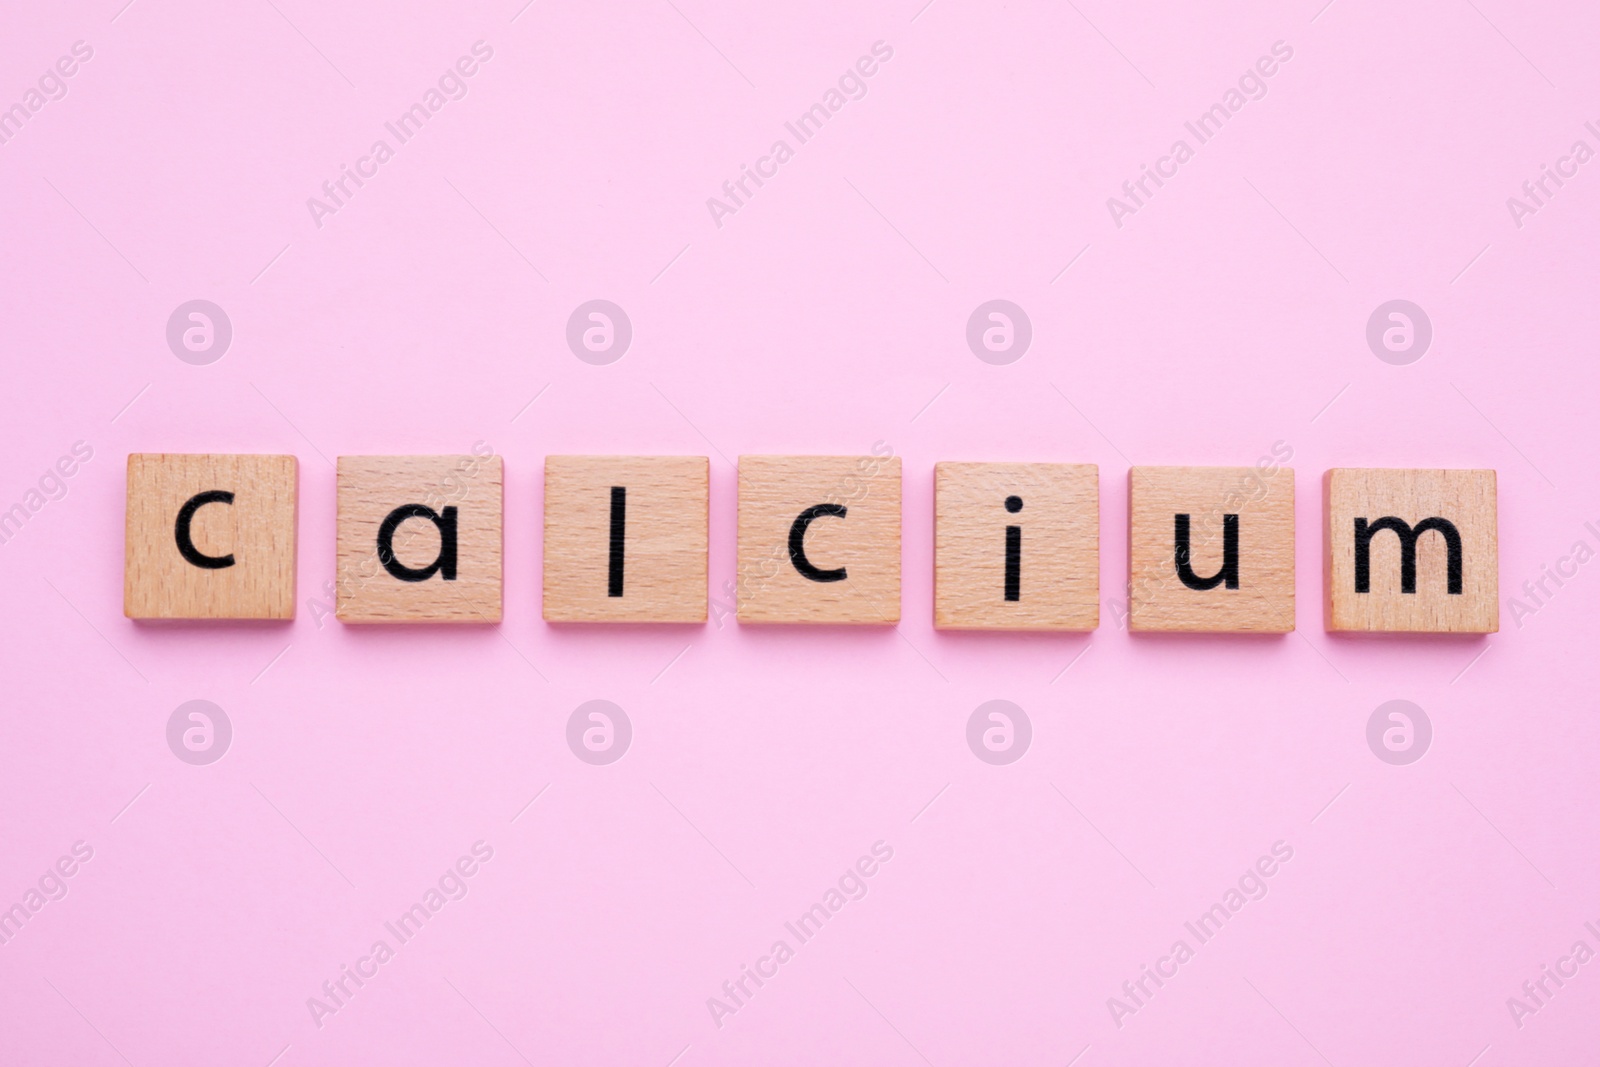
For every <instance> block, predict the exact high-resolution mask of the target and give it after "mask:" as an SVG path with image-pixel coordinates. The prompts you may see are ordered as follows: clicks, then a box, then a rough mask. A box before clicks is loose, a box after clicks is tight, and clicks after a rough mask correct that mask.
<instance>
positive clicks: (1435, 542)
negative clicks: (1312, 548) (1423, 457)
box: [1324, 467, 1500, 634]
mask: <svg viewBox="0 0 1600 1067" xmlns="http://www.w3.org/2000/svg"><path fill="white" fill-rule="evenodd" d="M1324 490H1325V496H1326V503H1325V507H1326V517H1327V531H1326V540H1325V563H1326V566H1325V571H1324V574H1325V582H1326V585H1327V628H1328V629H1329V630H1333V631H1349V632H1362V633H1455V634H1492V633H1495V632H1496V631H1497V630H1499V629H1500V600H1499V597H1500V589H1499V559H1498V552H1499V548H1498V546H1499V535H1498V530H1497V523H1498V519H1497V507H1496V500H1495V472H1494V471H1492V470H1404V469H1402V470H1383V469H1357V468H1348V467H1340V468H1335V469H1333V470H1330V471H1328V473H1327V476H1326V480H1325V484H1324Z"/></svg>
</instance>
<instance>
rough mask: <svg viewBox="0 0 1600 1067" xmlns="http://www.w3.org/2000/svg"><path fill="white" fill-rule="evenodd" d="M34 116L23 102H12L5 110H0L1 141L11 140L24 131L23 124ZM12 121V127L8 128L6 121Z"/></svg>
mask: <svg viewBox="0 0 1600 1067" xmlns="http://www.w3.org/2000/svg"><path fill="white" fill-rule="evenodd" d="M32 117H33V116H32V115H31V114H30V113H29V112H28V109H27V108H25V107H23V106H22V105H21V104H12V105H11V107H10V108H8V109H7V110H5V111H0V141H9V140H11V138H13V137H15V136H16V135H17V134H19V133H21V132H22V124H23V123H25V122H27V121H28V120H29V119H30V118H32ZM8 122H9V123H11V125H12V127H13V128H12V129H9V130H8V129H7V128H6V123H8Z"/></svg>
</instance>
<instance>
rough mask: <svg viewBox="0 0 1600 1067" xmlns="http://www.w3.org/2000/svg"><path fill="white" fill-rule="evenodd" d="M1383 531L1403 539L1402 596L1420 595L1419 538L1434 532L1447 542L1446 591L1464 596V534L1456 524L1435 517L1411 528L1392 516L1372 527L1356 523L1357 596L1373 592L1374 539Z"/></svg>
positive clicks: (1375, 523)
mask: <svg viewBox="0 0 1600 1067" xmlns="http://www.w3.org/2000/svg"><path fill="white" fill-rule="evenodd" d="M1384 530H1393V531H1394V535H1395V536H1396V537H1398V538H1399V539H1400V592H1402V593H1415V592H1416V591H1417V538H1419V537H1421V536H1422V535H1423V534H1425V533H1427V532H1428V531H1430V530H1432V531H1433V532H1435V533H1437V534H1438V535H1439V536H1440V537H1443V538H1444V544H1445V552H1446V559H1445V591H1446V592H1448V593H1451V594H1453V595H1457V596H1459V595H1460V594H1461V534H1460V532H1459V531H1458V530H1457V529H1456V527H1455V524H1454V523H1452V522H1450V521H1449V520H1448V519H1441V518H1439V517H1438V516H1434V517H1433V518H1429V519H1423V520H1422V521H1421V522H1419V523H1417V524H1416V525H1415V526H1412V525H1410V524H1409V523H1407V522H1406V521H1405V520H1404V519H1397V518H1395V517H1394V516H1393V515H1385V516H1384V517H1383V518H1381V519H1379V520H1378V521H1377V522H1374V523H1370V524H1369V523H1368V522H1367V520H1366V519H1357V520H1356V592H1358V593H1370V592H1371V591H1372V538H1373V537H1374V536H1375V535H1377V534H1379V533H1382V532H1383V531H1384Z"/></svg>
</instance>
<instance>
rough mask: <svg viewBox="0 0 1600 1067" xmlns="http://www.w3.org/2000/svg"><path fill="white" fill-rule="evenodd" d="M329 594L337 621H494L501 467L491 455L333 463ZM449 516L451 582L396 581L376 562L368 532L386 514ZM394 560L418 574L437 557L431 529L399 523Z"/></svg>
mask: <svg viewBox="0 0 1600 1067" xmlns="http://www.w3.org/2000/svg"><path fill="white" fill-rule="evenodd" d="M338 468H339V469H338V479H337V480H338V501H339V517H338V575H339V578H338V589H337V597H336V600H337V607H336V609H335V612H334V614H335V615H336V616H337V617H338V618H339V620H340V621H342V622H348V623H387V622H449V623H486V622H499V621H500V610H501V600H502V582H501V561H502V551H503V548H502V536H501V526H502V519H503V511H502V491H503V483H504V470H503V466H502V464H501V461H500V457H499V456H478V455H466V456H340V457H339V463H338ZM408 504H420V505H422V506H423V507H427V508H431V509H432V510H433V511H434V512H435V513H437V514H440V515H443V512H444V509H445V508H447V507H453V508H455V509H456V526H457V542H456V577H455V579H454V580H453V581H447V580H445V578H444V577H443V575H442V573H435V574H434V575H433V576H431V577H429V578H427V579H426V580H423V581H415V582H413V581H402V580H400V579H399V578H396V577H395V576H394V575H393V574H391V573H390V572H389V570H388V569H386V568H385V567H384V566H383V564H382V563H381V562H380V560H379V558H378V532H379V528H380V526H381V525H382V524H383V522H384V520H385V519H386V518H387V517H388V516H389V515H390V514H391V513H392V512H393V511H394V510H395V509H396V508H400V507H403V506H405V505H408ZM393 546H394V559H395V561H396V562H397V563H398V564H400V565H403V566H406V567H411V568H413V569H417V570H422V569H426V568H427V567H428V566H430V565H431V564H432V563H434V562H435V560H436V559H437V558H438V556H439V550H440V546H441V534H440V530H439V527H438V526H437V525H435V523H433V522H432V521H430V520H429V519H427V518H425V517H416V518H408V519H406V520H404V521H403V522H401V523H400V524H399V526H398V527H397V528H396V529H395V531H394V538H393Z"/></svg>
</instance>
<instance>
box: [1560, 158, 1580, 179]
mask: <svg viewBox="0 0 1600 1067" xmlns="http://www.w3.org/2000/svg"><path fill="white" fill-rule="evenodd" d="M1563 163H1572V157H1571V156H1562V157H1561V158H1560V159H1558V160H1556V172H1557V173H1558V174H1560V175H1561V176H1562V177H1563V178H1574V177H1576V176H1577V174H1578V165H1577V164H1576V163H1572V169H1571V170H1568V169H1567V168H1565V167H1563V166H1562V165H1561V164H1563Z"/></svg>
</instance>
